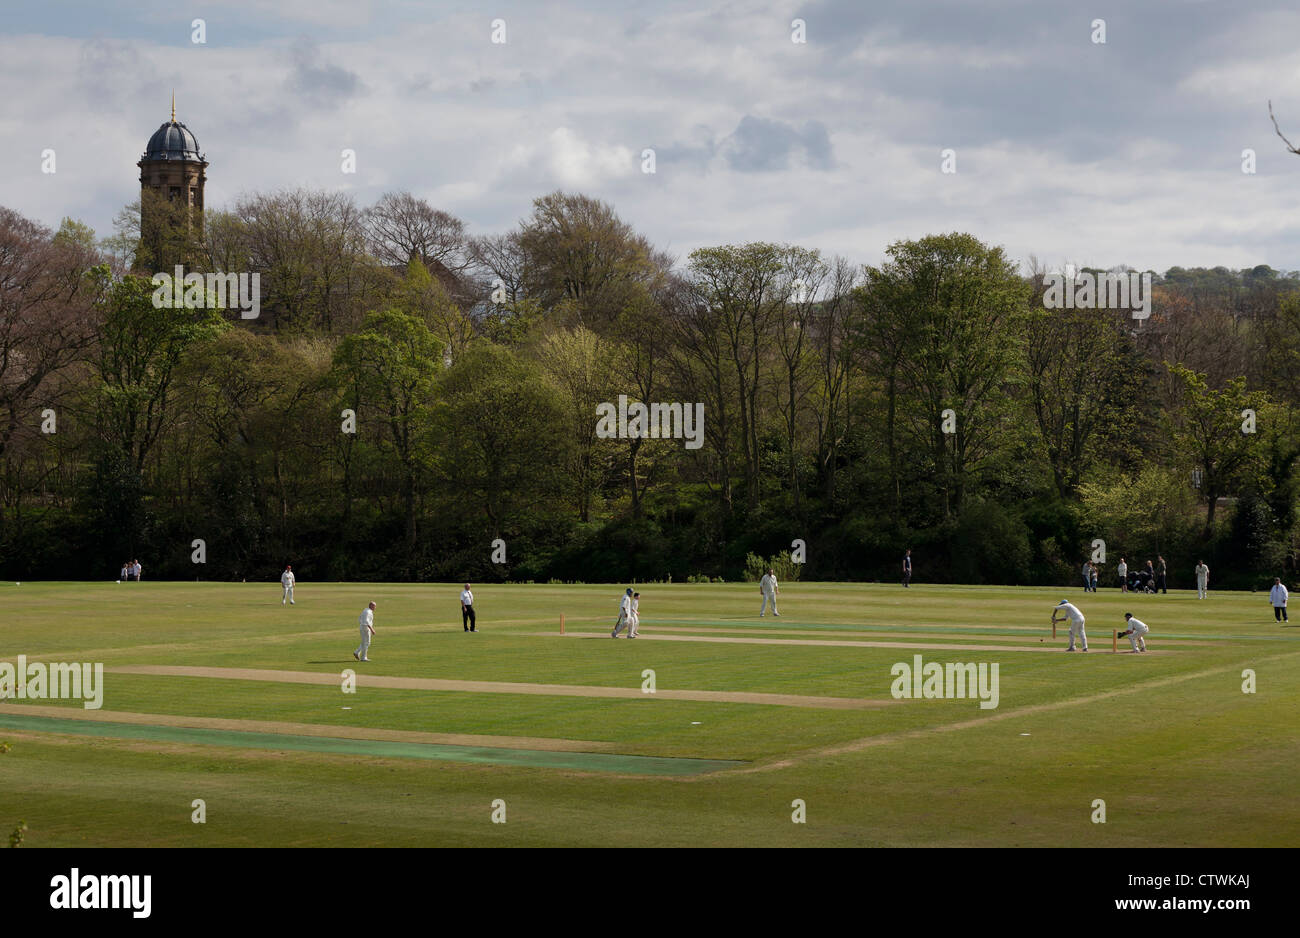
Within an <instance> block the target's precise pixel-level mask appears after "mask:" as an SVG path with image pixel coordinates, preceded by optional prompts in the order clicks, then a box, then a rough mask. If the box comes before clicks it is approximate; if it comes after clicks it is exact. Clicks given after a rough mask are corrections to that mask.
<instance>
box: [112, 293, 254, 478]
mask: <svg viewBox="0 0 1300 938" xmlns="http://www.w3.org/2000/svg"><path fill="white" fill-rule="evenodd" d="M154 294H155V287H154V285H153V284H152V283H151V282H150V281H149V280H146V279H144V278H143V277H136V276H132V275H127V276H125V277H123V278H121V279H120V280H117V281H115V282H113V283H112V284H111V285H110V286H109V287H108V288H107V290H106V291H105V295H104V298H103V300H102V302H101V304H100V305H101V307H102V327H101V330H100V337H99V344H98V347H97V349H96V350H95V356H94V373H95V378H96V386H95V388H94V393H93V400H92V405H93V407H94V411H95V422H96V426H97V427H98V430H99V433H100V436H101V439H102V440H103V441H104V442H105V443H107V444H108V445H109V446H111V447H112V448H115V449H117V450H119V451H121V453H122V454H123V456H124V457H125V459H126V463H127V465H129V466H130V467H132V468H133V469H134V470H135V471H136V472H137V473H140V474H143V473H144V470H145V463H146V461H147V459H148V457H149V454H150V452H151V451H152V450H153V447H154V445H155V444H156V443H157V442H158V439H159V437H160V436H161V435H162V433H163V431H164V429H165V428H166V427H167V425H168V421H169V420H170V419H171V418H172V416H173V415H172V412H171V404H172V401H173V398H174V397H175V388H174V386H173V379H174V378H175V377H176V373H177V365H178V363H179V362H180V361H181V358H182V356H183V355H184V354H185V352H186V350H187V349H188V348H189V347H190V346H191V345H192V344H194V343H195V342H199V341H202V340H204V339H206V338H210V337H213V336H216V335H219V334H220V333H221V332H222V331H224V330H225V329H227V328H229V324H228V323H227V322H226V320H225V319H224V318H223V317H222V313H221V310H219V309H217V308H216V302H215V297H210V296H209V297H207V298H206V300H205V302H204V303H203V304H202V305H201V306H199V307H198V308H187V307H186V306H184V305H183V304H182V305H172V302H171V299H170V297H168V298H167V299H166V302H162V303H160V304H158V305H155V303H154Z"/></svg>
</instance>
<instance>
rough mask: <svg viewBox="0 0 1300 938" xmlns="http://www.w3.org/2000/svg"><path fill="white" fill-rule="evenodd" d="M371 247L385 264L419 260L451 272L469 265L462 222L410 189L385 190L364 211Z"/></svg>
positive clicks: (428, 265)
mask: <svg viewBox="0 0 1300 938" xmlns="http://www.w3.org/2000/svg"><path fill="white" fill-rule="evenodd" d="M366 228H367V231H368V233H369V236H370V249H371V250H372V251H373V252H374V255H375V257H377V258H379V260H380V261H382V262H383V263H385V264H393V265H398V264H400V265H406V264H408V263H409V262H410V261H412V260H416V259H418V260H419V261H420V262H421V263H423V264H424V265H425V266H426V267H429V268H431V269H432V268H434V267H435V265H441V266H442V267H444V268H446V269H447V270H450V271H461V270H464V269H465V268H466V267H469V266H470V259H469V258H468V257H467V256H466V253H465V223H464V222H463V221H461V220H460V219H459V218H457V217H456V216H454V215H451V214H449V213H447V212H444V211H442V210H441V209H436V208H434V207H433V206H432V205H430V204H429V203H428V202H426V201H425V200H424V199H417V198H416V197H415V196H413V195H411V193H409V192H388V193H385V194H384V196H383V197H382V198H381V199H380V200H379V201H378V202H376V203H375V204H374V205H373V206H371V207H370V208H369V209H367V210H366Z"/></svg>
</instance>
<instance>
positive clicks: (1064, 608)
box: [1052, 599, 1088, 651]
mask: <svg viewBox="0 0 1300 938" xmlns="http://www.w3.org/2000/svg"><path fill="white" fill-rule="evenodd" d="M1058 616H1060V618H1059V619H1058V618H1057V617H1058ZM1067 619H1068V620H1069V622H1070V647H1069V648H1067V649H1065V650H1066V651H1074V642H1075V638H1076V637H1077V638H1078V640H1079V644H1080V645H1082V646H1083V648H1082V650H1083V651H1087V650H1088V634H1087V633H1086V632H1084V630H1083V621H1084V620H1083V613H1082V612H1081V611H1080V610H1079V607H1078V606H1076V605H1075V604H1074V603H1072V602H1069V601H1068V600H1064V599H1062V600H1061V601H1060V602H1059V603H1057V604H1056V608H1055V609H1053V610H1052V628H1053V629H1055V628H1056V623H1057V622H1063V621H1065V620H1067Z"/></svg>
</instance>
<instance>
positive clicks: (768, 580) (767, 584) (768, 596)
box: [758, 569, 781, 619]
mask: <svg viewBox="0 0 1300 938" xmlns="http://www.w3.org/2000/svg"><path fill="white" fill-rule="evenodd" d="M758 591H759V592H760V593H762V594H763V605H762V606H760V607H759V609H758V617H759V618H760V619H761V618H763V613H765V612H767V606H768V604H769V603H771V605H772V615H774V616H779V615H780V614H781V613H779V612H777V611H776V596H777V593H779V592H781V587H779V586H778V585H777V583H776V574H775V573H773V572H772V571H771V570H770V569H769V570H768V571H767V574H766V576H764V577H763V579H761V580H759V581H758Z"/></svg>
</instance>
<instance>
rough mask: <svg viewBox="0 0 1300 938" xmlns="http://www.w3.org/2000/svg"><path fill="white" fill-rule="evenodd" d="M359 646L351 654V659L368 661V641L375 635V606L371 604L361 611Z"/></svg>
mask: <svg viewBox="0 0 1300 938" xmlns="http://www.w3.org/2000/svg"><path fill="white" fill-rule="evenodd" d="M360 622H361V644H360V645H358V646H357V650H356V651H354V652H353V653H352V657H353V658H356V659H357V660H358V661H369V660H370V657H369V655H368V654H367V653H368V652H369V651H370V639H371V637H372V636H374V634H375V604H374V603H371V604H370V605H368V606H366V608H365V609H362V610H361V618H360Z"/></svg>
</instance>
